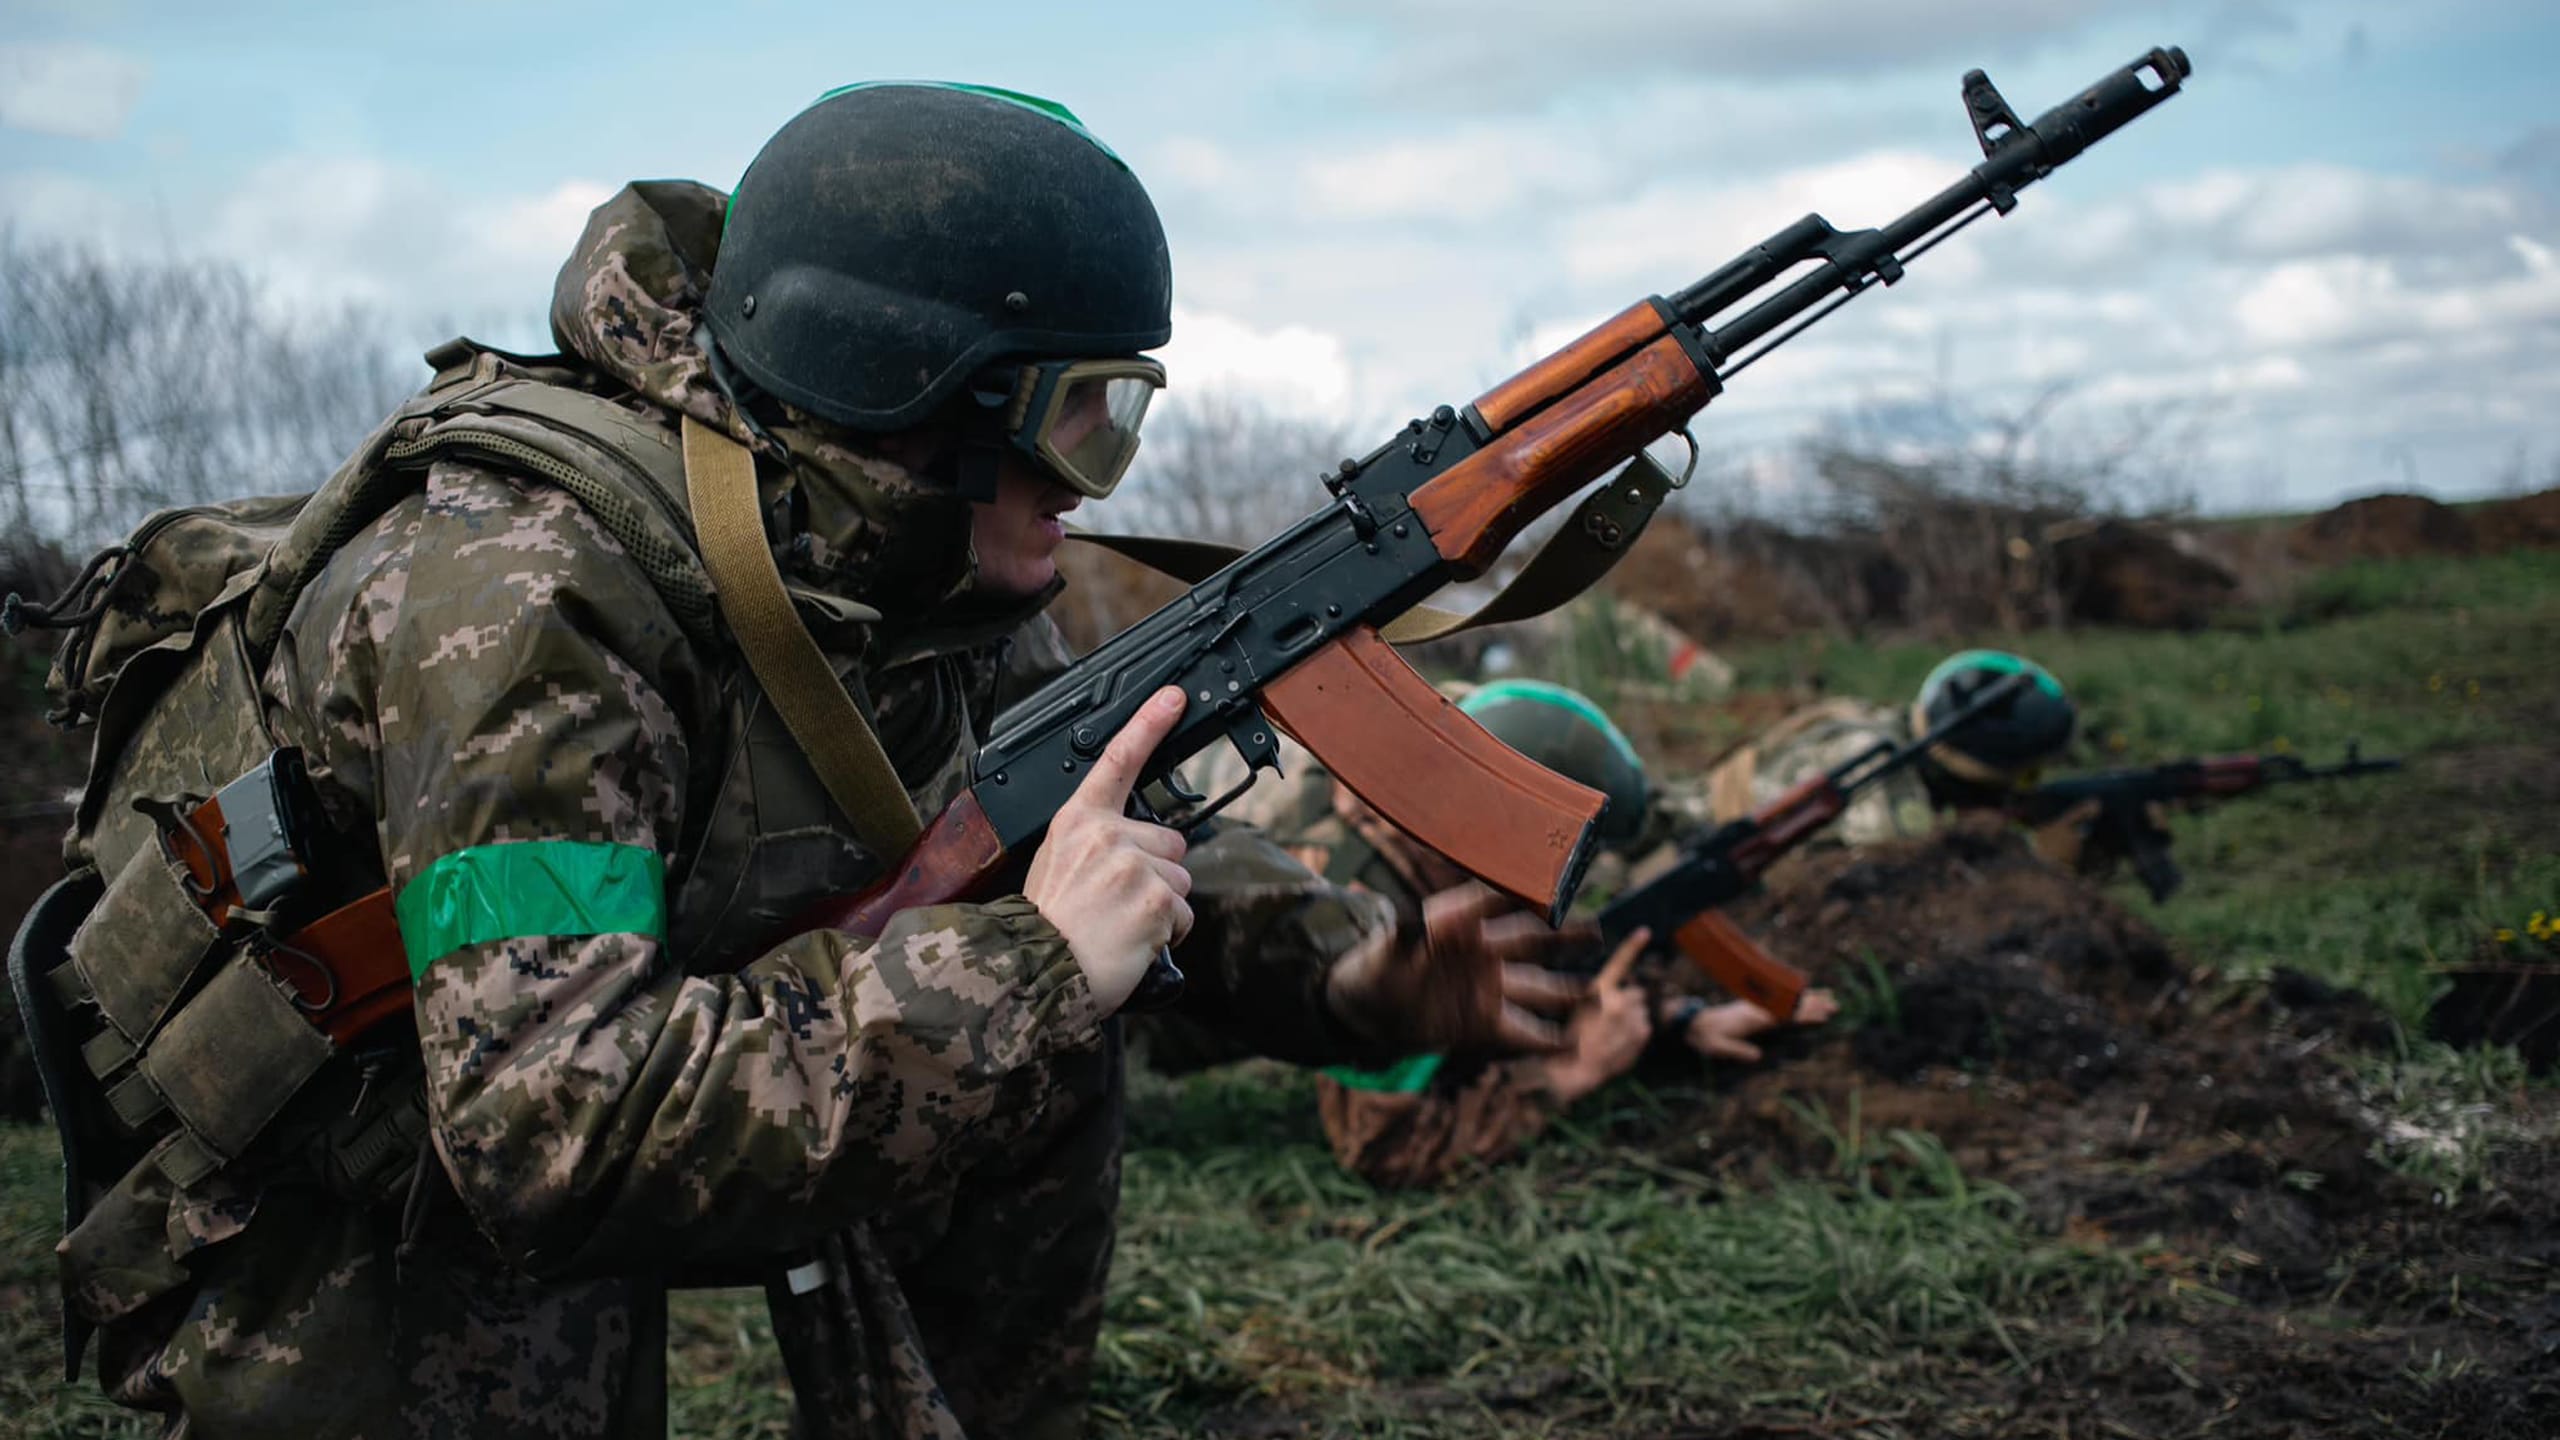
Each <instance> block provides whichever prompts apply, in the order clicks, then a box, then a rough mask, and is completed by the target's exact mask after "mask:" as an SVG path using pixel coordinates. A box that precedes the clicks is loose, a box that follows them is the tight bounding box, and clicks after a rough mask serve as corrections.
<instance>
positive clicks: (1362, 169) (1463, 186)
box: [1299, 125, 1595, 223]
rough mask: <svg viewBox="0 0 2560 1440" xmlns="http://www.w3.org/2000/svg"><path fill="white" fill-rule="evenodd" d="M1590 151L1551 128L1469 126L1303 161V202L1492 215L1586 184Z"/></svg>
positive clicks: (1414, 216)
mask: <svg viewBox="0 0 2560 1440" xmlns="http://www.w3.org/2000/svg"><path fill="white" fill-rule="evenodd" d="M1594 169H1595V166H1594V164H1593V161H1592V158H1591V152H1589V151H1587V150H1581V149H1578V148H1576V147H1574V146H1572V145H1569V144H1566V143H1564V142H1563V141H1562V140H1560V139H1559V138H1557V137H1556V136H1555V134H1554V127H1551V126H1550V127H1518V126H1490V125H1478V126H1469V127H1466V128H1463V129H1460V130H1457V131H1454V132H1451V133H1448V134H1444V135H1436V136H1428V137H1423V138H1417V139H1412V140H1399V141H1393V142H1390V143H1388V144H1384V145H1374V146H1369V147H1366V148H1363V149H1360V150H1357V151H1354V152H1352V153H1350V154H1346V155H1325V156H1317V157H1313V158H1310V159H1307V160H1305V161H1303V162H1301V165H1300V169H1299V186H1300V190H1301V193H1302V196H1303V203H1305V204H1306V205H1307V206H1308V207H1309V208H1310V209H1312V210H1314V211H1316V212H1317V213H1320V214H1323V215H1326V216H1327V217H1329V218H1332V219H1335V220H1338V221H1361V220H1448V221H1456V222H1460V223H1468V222H1476V221H1482V220H1486V219H1490V218H1492V217H1494V216H1497V215H1502V214H1506V213H1508V212H1510V211H1513V210H1516V209H1519V208H1521V207H1522V206H1524V205H1526V204H1528V203H1530V202H1531V201H1533V200H1534V199H1535V198H1537V197H1539V196H1541V195H1544V194H1550V193H1553V192H1556V191H1559V190H1568V189H1572V188H1575V187H1576V185H1577V182H1580V183H1582V184H1588V183H1590V181H1591V180H1592V179H1593V178H1594V177H1593V171H1594Z"/></svg>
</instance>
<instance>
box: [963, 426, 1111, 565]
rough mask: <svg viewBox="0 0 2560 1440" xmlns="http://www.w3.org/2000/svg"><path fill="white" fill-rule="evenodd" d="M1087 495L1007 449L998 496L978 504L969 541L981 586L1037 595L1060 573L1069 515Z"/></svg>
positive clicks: (1000, 467) (1000, 466)
mask: <svg viewBox="0 0 2560 1440" xmlns="http://www.w3.org/2000/svg"><path fill="white" fill-rule="evenodd" d="M1083 500H1084V497H1083V496H1081V495H1078V494H1077V493H1076V492H1074V491H1073V490H1070V489H1068V488H1067V487H1066V486H1064V485H1061V484H1059V483H1058V482H1057V481H1055V480H1052V479H1050V478H1049V477H1048V476H1047V475H1045V474H1043V473H1042V472H1041V470H1040V468H1039V467H1038V466H1036V465H1033V464H1032V463H1031V462H1030V461H1028V460H1025V459H1023V458H1022V457H1021V456H1018V455H1014V454H1010V453H1008V454H1007V455H1006V456H1005V457H1004V459H1003V460H1002V461H1000V462H998V465H997V469H996V498H995V499H993V500H990V501H987V502H985V503H983V504H980V505H977V506H975V507H974V513H973V514H972V515H971V517H970V523H969V544H970V547H971V548H972V549H974V550H975V551H976V552H977V556H978V586H979V588H980V589H982V590H985V591H987V592H989V593H991V594H997V595H1036V594H1038V593H1039V592H1040V591H1041V590H1042V589H1044V588H1046V587H1047V586H1048V584H1049V582H1050V581H1051V580H1053V579H1055V578H1056V577H1057V574H1058V562H1057V554H1058V546H1059V544H1060V543H1062V542H1063V541H1064V540H1065V539H1066V538H1067V526H1066V521H1065V518H1064V517H1065V515H1066V513H1067V512H1068V511H1070V510H1073V509H1074V508H1076V506H1077V505H1079V504H1081V503H1082V502H1083Z"/></svg>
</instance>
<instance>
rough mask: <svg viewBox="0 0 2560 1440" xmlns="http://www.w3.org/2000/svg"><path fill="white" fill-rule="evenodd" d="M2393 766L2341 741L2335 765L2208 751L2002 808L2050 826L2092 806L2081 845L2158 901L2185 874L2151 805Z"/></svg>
mask: <svg viewBox="0 0 2560 1440" xmlns="http://www.w3.org/2000/svg"><path fill="white" fill-rule="evenodd" d="M2399 768H2400V762H2399V761H2398V760H2396V759H2383V760H2367V759H2365V758H2364V757H2363V756H2362V755H2361V754H2359V753H2358V752H2357V750H2356V747H2355V746H2353V745H2349V746H2348V747H2347V758H2346V759H2344V760H2341V761H2339V762H2338V763H2337V764H2335V765H2308V764H2305V763H2303V761H2302V760H2301V759H2300V758H2298V757H2296V756H2292V755H2214V756H2208V757H2206V758H2204V759H2201V760H2172V761H2170V762H2169V763H2168V764H2166V765H2153V766H2150V767H2148V768H2145V769H2139V770H2103V771H2100V772H2098V773H2096V774H2093V775H2074V776H2071V777H2070V778H2068V779H2063V780H2055V781H2051V782H2049V783H2047V784H2043V785H2038V786H2036V787H2035V788H2034V789H2032V790H2023V791H2020V792H2019V793H2018V794H2016V795H2014V796H2012V797H2010V799H2009V801H2008V803H2007V809H2008V811H2009V813H2010V814H2011V815H2013V816H2015V817H2017V818H2018V819H2020V820H2022V821H2024V822H2026V823H2027V824H2029V825H2050V824H2053V823H2054V822H2056V821H2059V820H2062V819H2064V818H2066V817H2068V816H2069V815H2071V814H2072V813H2073V812H2075V811H2086V810H2088V809H2090V808H2091V807H2094V809H2095V813H2094V814H2089V815H2087V818H2086V819H2085V820H2083V821H2082V824H2083V826H2084V829H2083V832H2082V834H2083V843H2084V845H2085V846H2088V847H2093V848H2096V849H2097V850H2099V851H2100V853H2104V854H2111V855H2122V856H2124V857H2125V858H2126V859H2128V860H2131V861H2132V862H2133V871H2134V873H2135V874H2136V875H2138V876H2140V877H2141V878H2142V884H2143V888H2145V889H2147V890H2149V891H2150V892H2151V898H2152V899H2153V900H2155V901H2157V900H2166V899H2168V898H2169V897H2170V896H2171V895H2173V894H2175V893H2177V889H2178V887H2179V886H2180V885H2182V884H2184V883H2186V878H2187V877H2186V876H2185V874H2183V873H2182V872H2181V871H2180V870H2179V869H2178V863H2177V862H2176V861H2174V860H2172V859H2170V858H2169V832H2168V831H2167V830H2166V829H2163V828H2162V827H2161V825H2160V822H2159V821H2158V820H2157V819H2156V818H2155V816H2154V808H2153V807H2155V806H2159V805H2165V804H2167V803H2169V802H2171V801H2173V800H2183V801H2189V802H2195V801H2203V800H2225V799H2229V798H2230V797H2232V796H2235V795H2246V794H2249V793H2250V792H2252V791H2256V790H2263V789H2265V788H2267V787H2268V786H2270V785H2294V784H2300V783H2303V782H2305V781H2311V780H2352V779H2355V778H2356V777H2358V776H2362V775H2380V774H2382V773H2384V772H2386V771H2391V770H2397V769H2399Z"/></svg>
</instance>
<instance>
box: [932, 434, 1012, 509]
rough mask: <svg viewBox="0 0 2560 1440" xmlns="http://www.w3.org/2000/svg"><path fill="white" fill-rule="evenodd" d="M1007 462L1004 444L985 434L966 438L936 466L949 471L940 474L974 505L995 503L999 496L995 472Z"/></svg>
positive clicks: (961, 496)
mask: <svg viewBox="0 0 2560 1440" xmlns="http://www.w3.org/2000/svg"><path fill="white" fill-rule="evenodd" d="M1003 461H1004V446H1003V445H1002V444H1001V443H1000V442H997V441H993V440H989V439H987V438H986V437H984V436H982V435H971V436H967V437H965V438H963V439H962V440H961V441H960V443H959V445H958V446H956V447H954V448H953V449H952V450H951V451H950V453H949V454H947V455H946V456H945V457H944V458H943V460H942V461H941V463H939V464H938V465H936V466H935V467H934V468H935V469H936V470H938V471H947V472H948V474H947V475H945V476H943V477H941V478H943V479H945V480H946V482H947V483H948V484H949V485H950V486H951V488H952V489H954V490H956V491H958V492H959V494H960V498H961V499H963V500H966V501H968V502H969V503H970V504H972V505H992V504H994V503H995V498H996V475H997V472H998V470H999V467H1001V465H1002V464H1003Z"/></svg>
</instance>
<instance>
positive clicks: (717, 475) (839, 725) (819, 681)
mask: <svg viewBox="0 0 2560 1440" xmlns="http://www.w3.org/2000/svg"><path fill="white" fill-rule="evenodd" d="M684 485H685V494H686V496H687V498H688V499H689V500H690V502H691V508H692V510H693V526H694V533H695V535H696V537H697V538H698V539H699V540H700V541H701V542H702V565H703V568H704V569H705V570H708V571H709V572H711V585H712V589H713V591H714V592H715V593H716V594H717V595H718V596H719V600H720V613H721V614H722V615H723V616H725V617H726V618H727V619H728V622H729V628H730V630H731V631H732V632H734V633H735V634H736V635H737V637H738V648H739V649H741V650H743V651H745V652H746V657H747V668H748V669H749V670H751V671H753V672H754V674H755V677H756V683H757V684H759V685H761V686H763V687H764V692H765V694H766V696H767V697H768V698H770V699H771V700H772V701H773V708H774V709H775V710H776V711H778V712H779V713H780V714H781V716H782V723H783V725H784V727H785V728H787V729H789V730H790V732H791V738H792V739H794V740H796V741H798V742H799V743H800V749H801V752H802V753H803V754H805V755H807V756H808V757H809V767H810V768H811V769H812V770H815V771H816V772H817V774H818V781H819V783H820V784H822V785H824V786H825V787H826V790H827V794H828V796H829V797H831V798H832V799H833V800H834V801H835V802H836V808H837V809H839V810H842V811H843V812H844V816H845V819H847V820H849V821H851V822H852V824H853V829H854V833H855V834H857V835H859V836H861V837H862V843H864V844H865V845H868V846H870V847H871V848H872V850H873V851H874V852H876V853H877V854H879V855H882V856H884V857H894V856H897V855H902V854H904V853H906V849H907V847H908V846H909V845H910V844H913V843H914V841H915V838H916V836H917V834H918V833H919V832H920V831H922V830H923V828H924V825H923V822H922V821H921V820H919V819H918V818H917V816H916V810H915V804H914V802H913V801H911V800H909V799H908V798H907V787H906V786H905V785H904V784H903V783H901V782H900V781H899V779H898V772H897V770H896V768H895V767H893V766H892V765H890V763H889V756H888V754H887V752H885V751H883V750H882V749H881V748H880V737H879V736H878V735H876V734H874V733H873V732H872V729H871V722H870V721H869V720H867V719H865V718H864V717H863V714H862V709H861V707H860V706H858V705H856V704H854V703H853V697H852V696H851V695H849V694H847V693H846V691H845V688H844V682H843V681H841V680H839V679H837V678H836V673H835V670H834V668H833V667H831V666H829V665H828V664H827V657H826V655H825V654H824V653H823V652H821V651H820V650H819V649H818V642H817V641H816V640H815V639H814V638H812V637H811V636H810V634H809V630H808V627H807V626H805V625H803V624H801V623H800V616H799V613H798V612H797V611H795V610H793V609H792V606H791V596H790V594H789V593H788V592H786V591H785V590H784V589H783V588H782V572H781V570H780V569H779V568H778V567H776V566H775V564H774V563H773V551H772V549H771V548H770V547H769V546H768V545H767V543H766V540H765V533H764V516H763V514H762V513H761V512H760V511H759V510H758V509H757V506H756V466H755V457H754V456H752V455H750V454H748V453H747V450H746V447H744V446H742V445H740V444H738V443H737V442H736V441H734V440H731V439H730V438H729V437H728V436H726V435H723V434H721V433H720V432H718V431H716V430H713V429H712V428H711V427H709V426H707V425H705V424H703V423H702V422H701V421H698V420H696V419H694V418H693V417H691V416H689V415H688V416H686V417H685V420H684Z"/></svg>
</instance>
